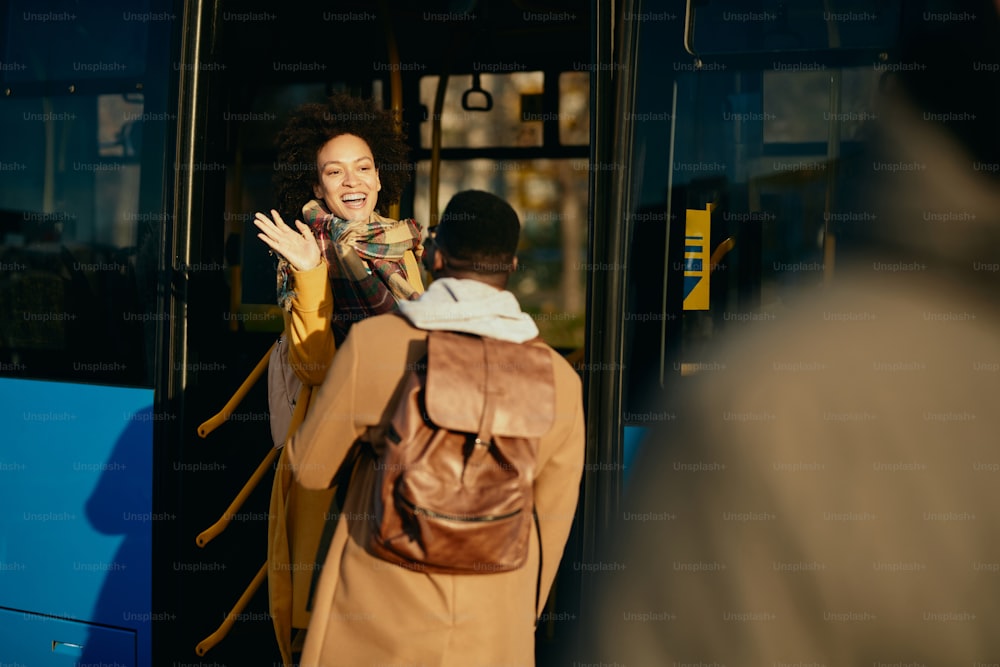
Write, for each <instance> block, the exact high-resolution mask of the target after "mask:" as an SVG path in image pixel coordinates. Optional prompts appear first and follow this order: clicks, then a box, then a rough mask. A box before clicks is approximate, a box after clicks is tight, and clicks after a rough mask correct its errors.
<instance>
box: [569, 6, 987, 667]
mask: <svg viewBox="0 0 1000 667" xmlns="http://www.w3.org/2000/svg"><path fill="white" fill-rule="evenodd" d="M980 9H981V10H982V9H988V8H987V7H985V6H984V7H980ZM973 23H974V24H970V25H963V26H948V27H947V30H948V31H952V30H954V31H955V32H957V33H959V34H958V35H955V34H952V35H951V39H945V37H944V35H937V36H936V38H935V39H931V38H930V37H932V36H922V37H927V39H925V40H923V41H922V43H920V44H918V46H917V48H916V49H914V50H913V51H912V52H910V53H909V54H908V56H907V55H904V57H903V58H902V60H903V61H904V62H911V61H916V62H924V63H926V64H927V69H926V70H921V71H913V72H903V73H901V75H900V76H899V77H897V78H896V79H895V82H894V83H895V84H897V85H894V86H891V87H890V88H888V89H887V91H886V92H887V98H888V99H887V106H886V108H885V109H883V110H882V111H883V118H882V120H883V125H884V128H883V129H884V131H885V134H884V135H883V137H882V138H883V139H884V141H882V142H881V143H880V144H879V146H878V147H877V151H878V152H879V153H878V155H877V156H876V157H875V158H874V160H873V162H872V164H873V166H874V164H875V163H876V162H880V161H881V162H887V161H894V162H898V163H900V164H903V165H917V167H916V168H913V169H905V170H900V171H896V172H892V173H888V174H885V173H883V171H882V170H878V171H879V173H877V174H873V175H872V176H871V178H872V179H874V180H875V181H877V182H876V183H874V185H876V187H874V188H873V192H874V193H875V195H876V197H877V199H873V203H872V208H871V209H870V210H871V211H873V212H877V215H876V217H875V218H874V221H873V222H869V223H866V224H868V225H869V229H867V230H866V233H865V234H863V235H861V236H864V237H866V238H863V239H859V247H858V248H856V250H855V252H852V253H844V254H843V255H839V256H838V260H837V271H836V274H835V276H834V280H833V284H832V285H831V286H830V287H829V288H827V289H825V290H824V291H823V292H822V293H821V294H820V296H819V297H818V298H817V297H816V296H815V294H816V293H814V292H810V293H809V298H803V299H800V300H799V305H798V307H797V308H796V309H795V310H794V312H790V313H789V314H787V316H786V315H785V314H782V315H781V316H779V317H777V318H776V319H775V320H773V321H770V322H766V323H762V324H760V325H753V326H748V327H746V328H741V329H738V330H736V331H730V333H731V334H732V336H731V338H729V339H727V341H728V342H726V343H724V344H723V345H722V346H720V347H719V348H718V351H717V357H716V360H717V361H719V362H721V364H724V368H725V369H724V370H720V371H715V372H709V373H704V374H701V375H699V376H695V377H688V378H679V379H678V380H677V384H676V385H675V386H674V387H673V388H672V390H671V392H670V395H671V396H673V397H675V398H673V399H670V400H671V401H673V402H672V403H671V404H670V405H669V411H670V412H671V413H673V414H675V415H676V420H673V421H669V422H667V423H666V424H665V425H664V427H663V428H661V429H658V430H655V431H654V432H653V433H652V434H651V436H650V437H649V438H648V440H647V441H646V442H645V444H644V448H643V451H642V452H641V453H640V454H639V456H638V460H637V466H636V468H637V472H636V473H635V477H634V478H633V480H632V482H631V484H632V486H631V487H630V489H629V493H628V494H627V496H626V499H625V502H624V503H623V507H622V509H623V512H622V516H621V518H622V522H621V526H620V528H621V530H620V532H619V534H618V536H617V538H616V540H614V546H613V547H610V548H609V550H608V551H607V552H606V553H605V554H604V555H603V556H602V558H603V559H605V560H610V561H614V562H615V563H617V564H619V565H621V566H622V568H617V569H616V571H614V572H611V573H607V574H601V575H599V581H597V582H596V586H597V588H599V590H600V592H599V594H598V595H597V596H596V598H594V599H592V600H591V602H590V604H589V605H588V607H586V608H585V609H586V610H587V613H588V615H589V618H588V619H587V627H589V628H590V629H591V634H592V635H593V636H594V639H593V640H592V642H591V643H589V645H588V646H587V647H586V649H584V658H585V659H584V661H583V662H582V663H580V664H586V663H587V662H590V663H595V664H601V665H628V666H629V667H637V666H642V665H651V666H662V665H666V666H670V665H674V666H675V667H676V666H679V665H728V666H730V667H733V666H735V665H766V666H767V667H780V666H781V665H826V666H833V665H873V666H875V667H878V666H879V665H908V666H909V665H913V666H916V665H927V666H930V665H980V664H997V663H998V662H1000V633H998V632H997V628H1000V532H998V531H997V527H998V526H1000V448H998V445H997V443H998V441H1000V440H998V433H1000V416H998V413H1000V411H998V406H997V400H998V399H997V397H998V396H1000V391H998V390H1000V310H998V308H997V293H998V292H997V289H998V287H1000V278H998V276H1000V272H998V270H997V269H998V268H1000V265H998V262H1000V188H998V179H997V169H998V163H1000V157H998V154H997V145H998V143H997V138H998V131H997V125H996V123H997V111H998V106H997V104H998V103H997V100H998V95H997V91H998V88H997V85H996V81H995V79H996V78H997V77H996V74H995V73H991V72H988V71H982V70H979V71H977V70H976V69H975V67H974V65H975V63H976V62H985V63H998V62H1000V57H998V51H997V49H998V44H1000V37H998V31H997V18H996V14H995V13H993V14H991V13H989V12H979V13H978V19H976V21H975V22H973ZM887 83H888V82H887ZM945 111H950V112H953V113H963V112H967V113H968V114H969V117H968V118H969V125H963V124H961V123H953V122H947V121H945V122H940V121H939V120H937V118H938V115H937V114H939V113H942V112H945ZM973 115H974V116H975V119H973V118H971V116H973ZM919 165H924V166H923V167H920V166H919ZM855 224H857V223H855Z"/></svg>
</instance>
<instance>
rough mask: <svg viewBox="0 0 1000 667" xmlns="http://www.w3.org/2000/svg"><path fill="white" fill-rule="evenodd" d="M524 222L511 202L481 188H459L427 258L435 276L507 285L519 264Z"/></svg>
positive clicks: (438, 227)
mask: <svg viewBox="0 0 1000 667" xmlns="http://www.w3.org/2000/svg"><path fill="white" fill-rule="evenodd" d="M520 232H521V223H520V221H518V219H517V213H515V212H514V209H513V208H511V206H510V204H508V203H507V202H505V201H504V200H503V199H501V198H500V197H497V196H496V195H493V194H490V193H489V192H483V191H481V190H466V191H464V192H459V193H458V194H456V195H455V196H454V197H452V198H451V201H449V202H448V206H447V207H446V208H445V210H444V213H443V214H442V215H441V221H440V222H439V223H438V225H437V228H436V230H435V235H434V246H435V247H434V250H433V251H432V253H430V256H429V257H428V260H429V262H430V268H431V270H432V271H433V273H434V275H435V277H445V276H451V277H454V278H473V279H475V280H480V281H482V282H485V283H489V284H491V285H494V286H496V287H504V286H506V284H507V278H508V277H509V276H510V273H511V271H513V270H514V269H515V268H516V267H517V257H516V253H517V242H518V237H519V235H520Z"/></svg>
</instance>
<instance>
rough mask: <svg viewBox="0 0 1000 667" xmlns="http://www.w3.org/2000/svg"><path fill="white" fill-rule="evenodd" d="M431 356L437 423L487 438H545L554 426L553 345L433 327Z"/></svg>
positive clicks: (430, 400)
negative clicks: (497, 436) (519, 341)
mask: <svg viewBox="0 0 1000 667" xmlns="http://www.w3.org/2000/svg"><path fill="white" fill-rule="evenodd" d="M427 357H428V366H427V385H426V395H425V397H424V400H425V405H426V410H427V416H428V417H429V418H430V420H431V421H432V422H434V423H435V424H437V425H438V426H440V427H442V428H446V429H448V430H451V431H459V432H464V433H477V434H479V435H480V438H481V439H482V440H483V441H484V442H488V441H489V439H490V437H491V436H492V435H494V434H495V435H499V436H507V437H514V438H540V437H542V436H543V435H545V434H546V433H548V432H549V431H550V430H551V429H552V426H553V424H554V423H555V407H556V389H555V375H554V372H553V368H552V356H551V353H550V352H549V350H548V348H546V347H544V346H542V345H533V344H531V343H530V342H529V343H511V342H507V341H501V340H496V339H493V338H482V337H479V336H472V335H468V334H460V333H454V332H450V331H432V332H430V334H429V335H428V337H427ZM487 378H488V382H489V386H490V390H491V391H490V394H491V395H490V397H489V398H490V401H489V404H488V403H487V396H486V393H485V388H486V386H487ZM487 405H488V407H489V409H486V408H487ZM489 412H492V413H493V414H492V416H493V419H492V424H491V423H490V421H491V420H490V419H489V416H490V415H489Z"/></svg>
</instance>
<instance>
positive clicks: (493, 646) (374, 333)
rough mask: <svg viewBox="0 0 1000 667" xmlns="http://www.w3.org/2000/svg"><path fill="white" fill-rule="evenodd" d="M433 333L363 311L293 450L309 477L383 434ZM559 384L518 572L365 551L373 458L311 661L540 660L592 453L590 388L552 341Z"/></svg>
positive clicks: (345, 527) (334, 568) (301, 477)
mask: <svg viewBox="0 0 1000 667" xmlns="http://www.w3.org/2000/svg"><path fill="white" fill-rule="evenodd" d="M425 337H426V333H425V332H423V331H421V330H418V329H416V328H414V327H412V326H410V325H409V324H408V323H407V322H406V321H405V320H404V319H402V318H401V317H398V316H395V315H382V316H378V317H373V318H371V319H368V320H365V321H362V322H359V323H357V324H355V325H354V327H353V328H352V329H351V334H350V335H349V336H348V338H347V340H346V341H345V343H344V345H343V347H342V348H341V349H340V350H338V352H337V355H336V356H335V357H334V360H333V363H332V364H331V367H330V371H329V374H328V375H327V378H326V380H325V382H324V383H323V385H322V386H321V387H320V389H319V392H318V394H317V395H315V396H314V398H313V401H312V404H311V406H310V410H309V413H308V415H307V417H306V420H305V422H304V423H303V425H302V427H301V428H300V429H299V431H298V433H296V434H295V436H293V438H292V439H291V440H289V442H288V446H287V447H288V450H289V451H288V454H289V460H290V462H291V464H292V466H293V469H294V471H295V475H296V478H297V480H298V481H299V483H300V484H302V486H304V487H306V488H314V489H320V488H326V487H327V486H329V484H330V482H331V479H332V478H333V476H334V474H335V473H336V471H337V468H338V466H339V465H340V463H341V461H342V460H343V458H344V456H345V454H346V453H347V451H348V449H349V448H350V447H351V444H352V443H353V442H354V441H355V440H356V439H357V438H364V439H366V440H376V439H377V437H378V434H379V433H380V432H381V431H382V429H384V427H385V424H386V423H387V422H388V419H389V416H390V414H391V408H392V406H393V405H394V403H395V400H396V398H397V397H398V394H399V390H400V385H401V383H402V380H403V379H404V376H405V374H406V371H407V369H408V368H410V367H412V364H415V363H416V362H417V361H418V360H419V359H420V357H421V356H422V355H423V354H424V353H425V351H426V340H425ZM551 354H552V360H553V367H554V372H555V383H556V415H555V425H554V426H553V429H552V431H551V432H550V433H549V434H548V435H546V436H545V437H543V438H542V439H541V442H540V444H539V450H538V459H537V468H536V479H535V506H536V509H537V513H538V518H539V525H540V532H541V536H542V538H541V540H542V545H541V546H542V553H543V554H544V558H543V559H542V572H541V589H540V591H539V600H538V607H537V608H536V606H535V593H536V578H537V577H538V563H539V545H538V542H537V535H536V534H535V533H534V532H533V533H532V540H531V545H530V552H529V558H528V562H527V564H526V565H525V566H524V567H523V568H521V569H519V570H516V571H514V572H507V573H494V574H474V575H438V574H424V573H419V572H413V571H410V570H407V569H403V568H400V567H397V566H394V565H391V564H389V563H387V562H385V561H382V560H379V559H377V558H375V557H373V556H371V555H370V554H368V552H367V551H366V550H365V548H364V545H365V544H366V542H367V537H368V531H369V522H368V519H369V518H370V516H371V512H372V509H371V499H372V486H373V482H374V473H375V468H374V464H373V463H372V462H370V461H368V462H367V463H365V464H363V465H362V467H361V468H360V469H359V470H358V471H357V472H356V474H355V476H354V479H353V480H352V481H351V484H350V487H349V491H348V495H347V498H346V501H345V507H344V511H343V513H342V515H341V517H340V519H339V522H338V524H337V527H336V530H335V532H334V535H333V539H332V541H331V544H330V550H329V553H328V555H327V558H326V563H325V565H324V567H323V572H322V575H321V577H320V580H319V584H318V587H317V590H316V592H315V594H314V606H313V612H312V620H311V622H310V625H309V631H308V634H307V637H306V644H305V649H304V651H303V654H302V660H301V665H302V667H318V666H320V665H321V666H322V667H337V666H340V665H343V666H345V667H366V666H374V665H427V666H428V667H429V666H431V665H433V666H438V667H447V666H450V665H455V666H456V667H477V666H479V667H486V666H487V665H489V666H499V665H504V666H505V667H513V666H530V665H534V625H535V619H536V617H537V615H538V614H539V613H540V611H541V608H542V606H543V605H544V604H545V600H546V598H547V596H548V592H549V589H550V588H551V586H552V581H553V579H554V577H555V573H556V569H557V565H558V563H559V560H560V559H561V557H562V552H563V548H564V546H565V542H566V538H567V536H568V535H569V530H570V526H571V524H572V521H573V515H574V513H575V510H576V503H577V496H578V492H579V485H580V477H581V475H582V472H583V461H584V419H583V402H582V390H581V384H580V380H579V377H578V376H577V374H576V372H575V371H574V370H573V368H572V367H571V366H570V365H569V364H568V363H567V362H566V361H565V360H564V359H563V358H562V357H560V356H559V354H558V353H556V352H555V351H554V350H551Z"/></svg>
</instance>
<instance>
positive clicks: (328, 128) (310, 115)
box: [274, 93, 410, 219]
mask: <svg viewBox="0 0 1000 667" xmlns="http://www.w3.org/2000/svg"><path fill="white" fill-rule="evenodd" d="M396 127H397V122H396V117H395V114H394V113H393V112H392V111H389V110H384V109H381V108H379V107H378V106H377V105H376V104H375V103H374V102H373V101H372V100H366V99H362V98H359V97H354V96H352V95H349V94H347V93H336V94H334V95H333V96H331V97H330V98H329V99H328V100H327V101H326V103H325V104H317V103H310V104H303V105H302V106H300V107H299V108H298V109H296V110H295V112H294V113H293V114H292V116H291V118H290V119H289V121H288V123H287V124H286V125H285V127H284V129H282V130H281V132H279V133H278V137H277V145H278V162H277V164H276V165H275V173H274V188H275V191H276V192H277V196H278V211H279V212H280V213H281V214H282V215H283V216H290V218H286V219H294V218H298V217H299V216H300V212H301V211H302V207H303V206H304V205H305V204H306V203H307V202H308V201H309V200H310V199H315V194H314V193H313V186H314V185H316V184H317V183H319V171H318V170H317V168H316V153H318V152H319V150H320V149H321V148H323V146H324V145H325V144H326V142H328V141H330V139H333V138H334V137H339V136H340V135H342V134H353V135H355V136H357V137H360V138H362V139H364V141H365V143H367V144H368V147H369V148H371V151H372V156H373V157H374V158H375V168H376V169H378V171H379V180H380V181H381V183H382V190H381V191H380V192H379V198H378V205H377V209H378V210H379V212H380V213H383V214H384V212H385V210H386V207H388V205H389V204H392V203H394V202H396V201H398V200H399V197H400V195H402V194H403V188H404V187H405V186H406V183H407V182H408V181H409V180H410V163H409V161H408V159H407V157H408V154H409V146H408V145H407V143H406V139H405V136H404V135H403V133H402V132H401V131H400V132H397V131H396ZM400 127H401V125H400Z"/></svg>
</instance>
